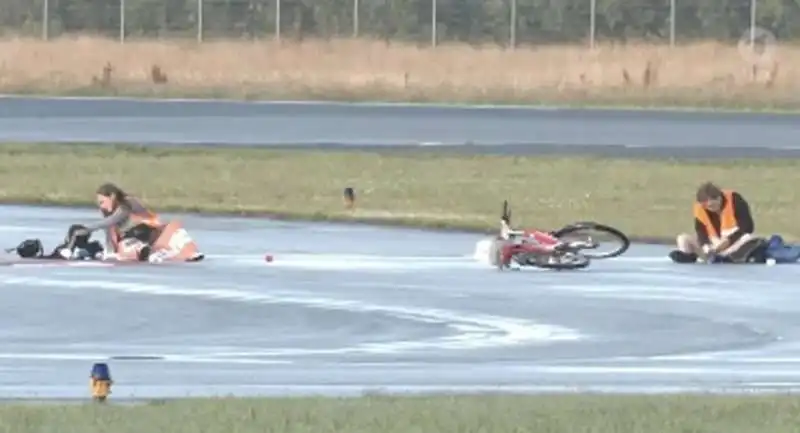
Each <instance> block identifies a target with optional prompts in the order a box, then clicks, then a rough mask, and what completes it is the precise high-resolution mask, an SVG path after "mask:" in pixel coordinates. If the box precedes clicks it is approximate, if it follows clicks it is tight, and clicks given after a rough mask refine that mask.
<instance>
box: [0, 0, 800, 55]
mask: <svg viewBox="0 0 800 433" xmlns="http://www.w3.org/2000/svg"><path fill="white" fill-rule="evenodd" d="M198 1H199V0H0V5H2V7H0V29H2V31H3V33H4V34H6V35H8V34H24V35H29V36H37V37H38V36H41V35H43V28H44V25H43V23H44V16H45V15H47V16H48V20H47V23H48V26H47V28H48V32H47V34H48V36H50V37H56V36H59V35H62V34H69V33H93V34H102V35H107V36H110V37H118V35H119V28H120V24H121V21H122V14H120V5H121V4H122V3H124V6H125V7H124V10H125V14H124V23H125V34H126V35H128V36H130V37H178V36H179V37H195V36H196V35H197V28H198V22H199V17H200V16H201V15H202V29H203V34H204V37H205V38H209V39H211V38H222V37H224V38H263V37H271V36H273V35H275V31H276V22H277V21H278V20H277V19H276V18H277V16H276V15H278V13H279V15H280V23H281V24H280V33H281V36H282V37H286V38H319V37H323V38H326V37H338V36H353V35H354V34H356V35H357V36H364V37H372V38H378V39H385V40H393V41H400V40H404V41H419V42H427V41H431V35H432V32H433V29H434V28H435V30H436V39H437V40H438V41H440V42H465V43H471V44H486V43H495V44H499V45H506V44H508V43H509V41H510V39H511V35H512V33H513V34H514V35H515V40H516V42H517V43H521V44H529V43H534V44H535V43H539V44H543V43H570V42H574V43H585V42H586V40H587V39H588V37H589V33H590V22H591V19H590V18H591V16H592V6H591V5H592V0H435V1H436V8H435V9H436V13H435V16H436V19H435V20H434V7H433V2H434V0H202V7H198ZM278 1H280V8H277V7H276V3H277V2H278ZM753 1H756V2H757V6H756V8H755V21H756V24H757V26H758V27H760V28H762V29H765V30H767V31H769V32H771V33H772V34H773V35H775V37H776V38H777V39H778V40H791V39H794V38H797V37H798V36H800V1H799V0H753ZM45 2H47V3H46V4H47V6H48V7H47V13H46V14H45ZM354 2H357V6H358V7H357V8H356V7H354V5H355V4H354ZM671 3H672V2H671V0H595V3H594V5H595V7H594V12H595V14H594V17H595V20H594V34H595V38H596V40H598V41H602V40H618V41H625V40H638V41H641V40H645V41H659V42H667V41H669V39H670V31H671V29H672V28H673V27H672V25H671V17H672V15H673V13H672V11H671V8H670V5H671ZM674 4H675V11H674V16H675V23H674V34H675V36H676V41H677V42H679V43H680V42H682V41H690V40H698V39H712V40H724V41H732V40H734V41H735V40H738V39H740V38H741V37H742V35H743V34H746V33H747V31H748V29H749V28H750V23H751V12H752V9H751V0H674ZM512 5H515V6H516V8H515V10H516V14H512V12H511V11H512ZM356 9H357V11H358V13H357V14H355V13H354V11H355V10H356ZM512 16H515V21H516V27H515V29H514V31H512V26H511V23H512ZM434 23H435V25H434Z"/></svg>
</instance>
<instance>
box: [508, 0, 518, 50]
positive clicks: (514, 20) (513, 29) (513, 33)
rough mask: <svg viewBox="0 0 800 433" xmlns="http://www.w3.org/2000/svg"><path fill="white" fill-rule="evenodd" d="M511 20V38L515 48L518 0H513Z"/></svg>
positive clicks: (512, 45)
mask: <svg viewBox="0 0 800 433" xmlns="http://www.w3.org/2000/svg"><path fill="white" fill-rule="evenodd" d="M509 20H510V21H511V29H510V30H509V32H510V35H509V38H510V39H511V42H510V43H511V49H512V50H513V49H514V48H516V47H517V0H511V17H510V18H509Z"/></svg>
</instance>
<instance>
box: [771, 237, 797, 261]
mask: <svg viewBox="0 0 800 433" xmlns="http://www.w3.org/2000/svg"><path fill="white" fill-rule="evenodd" d="M766 256H767V258H768V259H774V260H775V263H795V262H797V261H798V260H799V259H800V246H795V245H786V244H785V243H784V242H783V238H782V237H780V236H779V235H772V237H770V238H769V241H768V242H767V252H766Z"/></svg>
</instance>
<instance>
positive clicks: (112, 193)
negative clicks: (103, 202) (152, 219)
mask: <svg viewBox="0 0 800 433" xmlns="http://www.w3.org/2000/svg"><path fill="white" fill-rule="evenodd" d="M97 194H99V195H102V196H103V197H108V198H110V199H112V200H114V203H115V204H116V205H117V206H123V207H126V208H128V209H129V210H130V209H131V203H130V201H128V194H127V193H126V192H125V191H123V190H122V188H120V187H118V186H117V185H115V184H113V183H110V182H107V183H104V184H102V185H100V186H99V187H98V188H97ZM112 212H113V211H112ZM110 214H111V212H108V211H105V210H104V211H103V215H105V216H108V215H110Z"/></svg>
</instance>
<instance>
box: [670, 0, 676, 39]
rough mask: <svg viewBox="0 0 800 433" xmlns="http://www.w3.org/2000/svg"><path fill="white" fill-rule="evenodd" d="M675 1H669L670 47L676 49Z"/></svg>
mask: <svg viewBox="0 0 800 433" xmlns="http://www.w3.org/2000/svg"><path fill="white" fill-rule="evenodd" d="M675 8H676V5H675V0H669V46H670V47H675V15H676V13H675V12H676V11H675Z"/></svg>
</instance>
